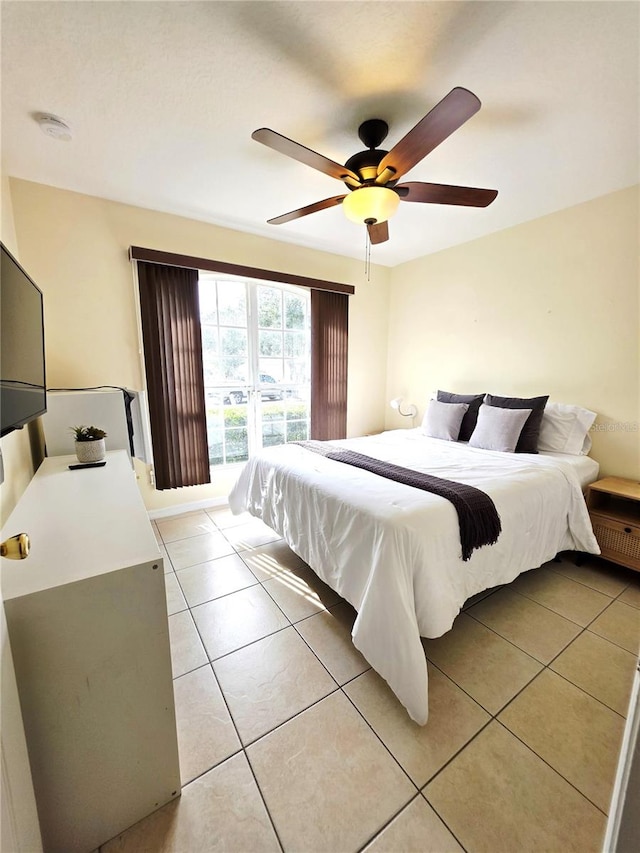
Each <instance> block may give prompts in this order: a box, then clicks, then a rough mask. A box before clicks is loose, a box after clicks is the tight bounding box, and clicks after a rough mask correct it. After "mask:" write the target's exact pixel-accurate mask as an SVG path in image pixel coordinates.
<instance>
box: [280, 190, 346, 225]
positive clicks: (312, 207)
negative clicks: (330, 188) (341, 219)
mask: <svg viewBox="0 0 640 853" xmlns="http://www.w3.org/2000/svg"><path fill="white" fill-rule="evenodd" d="M344 197H345V196H343V195H334V196H332V197H331V198H325V199H323V200H322V201H316V202H314V203H313V204H308V205H307V206H306V207H299V208H298V209H297V210H292V211H291V212H290V213H283V214H282V216H276V217H275V218H274V219H267V222H268V223H269V225H283V224H284V223H285V222H291V220H292V219H300V218H301V217H302V216H308V215H309V214H310V213H316V211H318V210H325V209H326V208H327V207H335V205H336V204H342V199H343V198H344Z"/></svg>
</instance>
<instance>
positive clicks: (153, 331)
mask: <svg viewBox="0 0 640 853" xmlns="http://www.w3.org/2000/svg"><path fill="white" fill-rule="evenodd" d="M138 282H139V288H140V313H141V318H142V340H143V345H144V356H145V369H146V374H147V390H148V395H149V416H150V420H151V439H152V442H153V458H154V465H155V476H156V488H157V489H175V488H179V487H180V486H195V485H199V484H202V483H209V482H211V474H210V468H209V448H208V443H207V427H206V413H205V400H204V374H203V368H202V338H201V333H200V311H199V305H198V271H197V270H195V269H183V268H181V267H175V266H164V265H162V264H156V263H142V262H140V261H139V262H138Z"/></svg>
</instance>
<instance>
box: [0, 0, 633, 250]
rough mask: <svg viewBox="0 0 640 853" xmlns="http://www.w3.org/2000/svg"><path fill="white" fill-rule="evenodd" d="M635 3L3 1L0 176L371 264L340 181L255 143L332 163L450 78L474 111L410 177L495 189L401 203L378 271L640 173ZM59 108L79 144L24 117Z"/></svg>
mask: <svg viewBox="0 0 640 853" xmlns="http://www.w3.org/2000/svg"><path fill="white" fill-rule="evenodd" d="M639 12H640V6H639V4H638V3H637V2H511V0H507V2H482V0H475V2H401V0H396V2H394V0H387V1H386V2H376V0H367V2H356V1H355V0H354V1H353V2H286V0H279V2H274V1H273V0H262V2H242V0H236V2H164V3H163V2H13V0H3V2H2V5H1V15H2V20H1V23H2V157H3V171H4V172H5V174H9V175H10V176H15V177H18V178H24V179H27V180H31V181H38V182H40V183H44V184H51V185H53V186H57V187H63V188H66V189H70V190H75V191H77V192H82V193H88V194H90V195H96V196H102V197H104V198H108V199H114V200H118V201H122V202H126V203H129V204H134V205H139V206H142V207H148V208H153V209H156V210H161V211H167V212H171V213H176V214H180V215H183V216H188V217H192V218H195V219H201V220H205V221H207V222H213V223H218V224H222V225H226V226H229V227H231V228H235V229H238V230H240V231H248V232H251V233H256V234H263V235H265V236H268V237H271V238H273V239H277V240H284V241H289V242H292V243H297V244H300V245H304V246H310V247H314V248H318V249H323V250H325V251H330V252H335V253H337V254H341V255H347V256H353V257H362V256H363V254H364V243H365V233H364V228H363V227H362V226H358V225H354V224H353V223H350V222H348V221H347V220H346V219H345V217H344V214H343V212H342V211H341V209H340V208H339V207H337V208H332V209H329V210H324V211H321V212H319V213H315V214H313V215H310V216H307V217H305V218H304V219H300V220H297V221H295V222H291V223H289V224H286V225H280V226H272V225H267V224H266V220H267V219H268V218H271V217H273V216H277V215H279V214H281V213H285V212H287V211H289V210H292V209H294V208H297V207H302V206H304V205H306V204H310V203H311V202H314V201H317V200H319V199H323V198H327V197H329V196H332V195H337V194H340V193H341V192H342V191H343V187H342V184H340V183H339V182H338V181H335V180H333V179H332V178H330V177H327V176H326V175H323V174H321V173H319V172H316V171H314V170H313V169H311V168H309V167H307V166H304V165H302V164H300V163H298V162H295V161H293V160H290V159H288V158H286V157H284V156H282V155H281V154H278V153H276V152H274V151H272V150H270V149H268V148H265V147H264V146H262V145H260V144H258V143H257V142H254V141H252V139H251V132H252V131H253V130H255V129H256V128H258V127H263V126H266V127H271V128H273V129H274V130H276V131H278V132H279V133H282V134H284V135H285V136H288V137H290V138H293V139H295V140H296V141H298V142H300V143H302V144H304V145H306V146H307V147H310V148H312V149H314V150H316V151H318V152H320V153H322V154H324V155H326V156H327V157H330V158H332V159H334V160H337V161H339V162H344V161H345V160H346V159H347V158H348V157H349V156H350V155H352V154H353V153H355V152H356V151H359V150H361V149H362V147H363V146H362V144H361V143H360V141H359V140H358V137H357V128H358V125H359V124H360V122H362V121H363V120H364V119H366V118H383V119H385V120H386V121H387V122H388V123H389V126H390V132H389V136H388V138H387V140H386V143H385V145H384V146H383V147H387V148H390V147H391V146H392V145H393V144H394V143H395V142H396V141H398V140H399V139H400V138H401V137H402V136H403V135H404V134H405V133H406V132H407V131H408V130H409V129H410V128H411V127H413V125H414V124H416V122H417V121H418V120H419V119H420V118H422V116H423V115H425V113H427V112H428V111H429V110H430V109H431V107H433V106H434V105H435V104H436V103H437V102H438V101H439V100H441V98H442V97H444V95H446V94H447V92H449V91H450V90H451V89H452V88H453V87H454V86H464V87H466V88H468V89H470V90H471V91H473V92H474V93H475V94H476V95H477V96H478V97H479V98H480V100H481V101H482V109H481V110H480V112H479V113H478V114H477V115H476V116H474V117H473V118H472V119H470V120H469V122H467V124H465V125H464V126H463V127H462V128H461V129H459V130H458V131H457V132H456V133H454V134H453V135H452V136H451V137H449V139H447V140H445V141H444V142H443V143H442V144H441V145H440V146H439V147H438V148H437V149H436V150H435V151H433V152H432V153H431V154H430V155H429V156H428V157H427V158H426V159H425V160H423V161H422V163H420V164H418V165H417V166H416V167H414V168H413V169H412V170H411V171H410V172H409V173H408V174H407V176H406V179H407V180H423V181H433V182H436V183H453V184H460V185H467V186H477V187H488V188H494V189H497V190H499V195H498V198H497V200H496V201H495V202H494V203H493V205H492V206H491V207H489V208H486V209H475V208H459V207H447V206H440V205H421V204H406V203H405V204H401V205H400V208H399V211H398V213H397V215H396V216H395V217H394V218H393V219H392V220H391V222H390V223H389V227H390V233H391V239H390V240H389V242H388V243H385V244H382V245H379V246H374V247H373V251H372V260H373V261H374V262H375V263H381V264H386V265H391V266H393V265H395V264H398V263H401V262H403V261H406V260H409V259H412V258H415V257H418V256H421V255H425V254H428V253H430V252H434V251H438V250H440V249H443V248H446V247H449V246H452V245H455V244H458V243H463V242H466V241H468V240H471V239H474V238H476V237H480V236H482V235H485V234H488V233H491V232H493V231H497V230H500V229H503V228H507V227H509V226H511V225H515V224H517V223H519V222H524V221H527V220H530V219H534V218H536V217H538V216H543V215H545V214H548V213H551V212H553V211H555V210H559V209H562V208H565V207H568V206H570V205H573V204H577V203H580V202H582V201H586V200H588V199H591V198H595V197H597V196H599V195H603V194H605V193H608V192H612V191H615V190H618V189H622V188H624V187H627V186H630V185H632V184H634V183H637V181H638V161H639V136H638V112H639V103H640V92H639V85H638V78H639V67H640V65H639ZM37 112H51V113H54V114H56V115H59V116H61V117H62V118H64V119H65V120H66V121H67V122H68V123H69V124H70V125H71V127H72V129H73V132H74V138H73V140H72V141H71V142H68V143H64V142H56V141H54V140H51V139H50V138H48V137H46V136H45V135H44V134H43V133H42V132H41V131H40V129H39V127H38V125H37V124H36V122H35V121H34V118H33V115H34V113H37Z"/></svg>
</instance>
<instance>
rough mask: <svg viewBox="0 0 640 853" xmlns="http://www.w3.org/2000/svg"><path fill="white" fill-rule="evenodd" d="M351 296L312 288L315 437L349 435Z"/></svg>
mask: <svg viewBox="0 0 640 853" xmlns="http://www.w3.org/2000/svg"><path fill="white" fill-rule="evenodd" d="M348 338H349V297H348V296H347V295H346V294H344V293H332V292H330V291H325V290H312V291H311V438H314V439H318V440H320V441H325V440H329V439H333V438H345V436H346V434H347V356H348V343H349V340H348Z"/></svg>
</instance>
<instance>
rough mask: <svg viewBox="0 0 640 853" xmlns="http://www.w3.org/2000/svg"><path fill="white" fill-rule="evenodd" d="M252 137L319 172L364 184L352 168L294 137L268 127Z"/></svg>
mask: <svg viewBox="0 0 640 853" xmlns="http://www.w3.org/2000/svg"><path fill="white" fill-rule="evenodd" d="M251 138H252V139H255V140H256V142H261V143H262V144H263V145H266V146H267V147H268V148H273V150H274V151H279V152H280V154H285V155H286V156H287V157H292V158H293V159H294V160H298V161H299V162H300V163H304V164H305V165H307V166H311V168H312V169H317V170H318V171H319V172H324V174H325V175H329V176H330V177H332V178H337V179H338V180H339V181H347V183H349V184H350V185H351V186H357V187H359V186H361V185H362V181H361V180H360V178H359V177H358V175H356V173H355V172H352V171H351V169H347V168H346V167H345V166H341V165H340V164H339V163H335V162H334V161H333V160H329V159H328V157H323V155H322V154H318V153H317V152H316V151H312V150H311V149H310V148H306V147H305V146H304V145H300V143H299V142H294V141H293V139H288V138H287V137H286V136H282V134H280V133H276V132H275V130H270V129H269V128H268V127H261V128H259V129H258V130H254V131H253V133H252V134H251Z"/></svg>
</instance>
